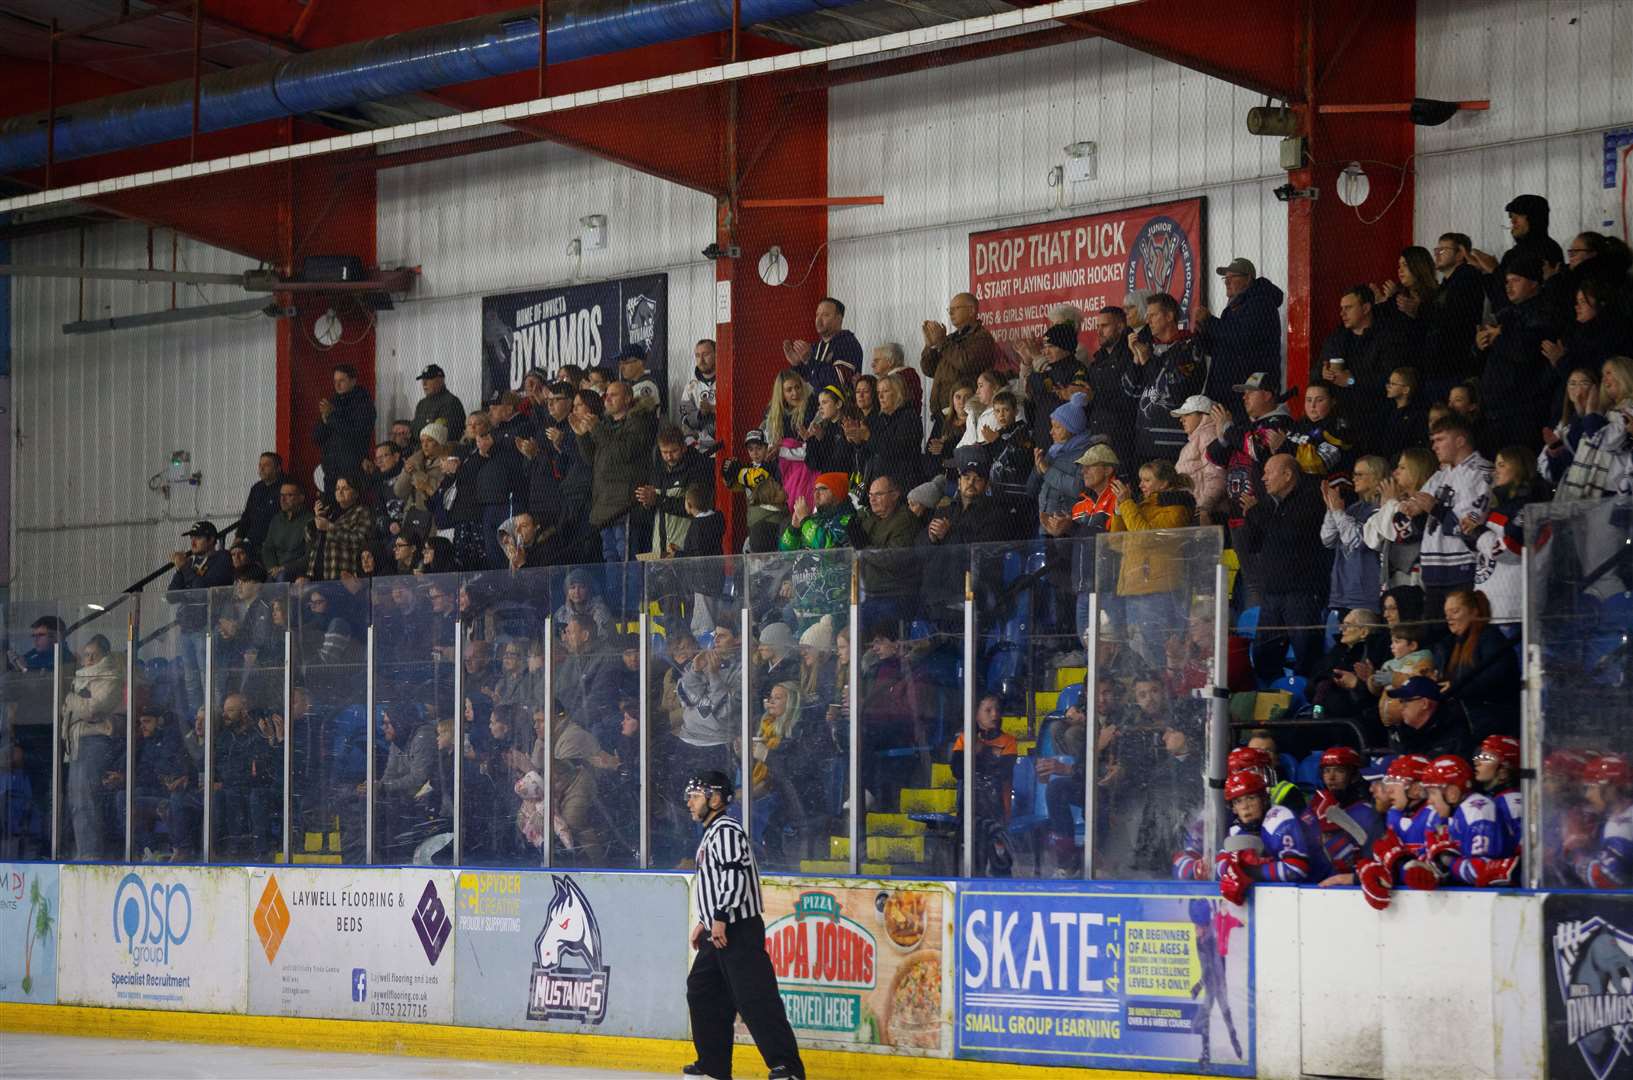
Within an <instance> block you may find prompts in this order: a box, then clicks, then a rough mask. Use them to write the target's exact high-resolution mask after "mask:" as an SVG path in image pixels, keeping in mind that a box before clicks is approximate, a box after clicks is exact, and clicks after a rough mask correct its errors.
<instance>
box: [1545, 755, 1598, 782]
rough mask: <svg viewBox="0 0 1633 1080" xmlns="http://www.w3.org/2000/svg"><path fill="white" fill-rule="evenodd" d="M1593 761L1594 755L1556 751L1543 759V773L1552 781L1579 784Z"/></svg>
mask: <svg viewBox="0 0 1633 1080" xmlns="http://www.w3.org/2000/svg"><path fill="white" fill-rule="evenodd" d="M1593 760H1594V755H1592V754H1585V753H1583V752H1582V751H1580V750H1555V751H1554V752H1553V753H1551V754H1549V755H1548V756H1547V757H1546V758H1544V759H1543V761H1542V772H1543V775H1544V776H1547V777H1549V778H1552V779H1557V780H1564V781H1567V782H1577V781H1580V780H1581V779H1582V775H1583V773H1584V772H1585V771H1586V769H1587V767H1588V765H1589V764H1590V763H1591V762H1592V761H1593Z"/></svg>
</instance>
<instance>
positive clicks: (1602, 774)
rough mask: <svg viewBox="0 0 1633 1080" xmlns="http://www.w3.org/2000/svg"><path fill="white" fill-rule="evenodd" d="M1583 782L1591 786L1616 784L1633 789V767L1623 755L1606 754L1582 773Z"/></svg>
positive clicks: (1589, 764)
mask: <svg viewBox="0 0 1633 1080" xmlns="http://www.w3.org/2000/svg"><path fill="white" fill-rule="evenodd" d="M1582 780H1583V782H1584V783H1589V784H1615V785H1616V786H1617V787H1633V766H1629V765H1628V763H1627V758H1625V757H1623V756H1622V755H1621V754H1606V755H1604V756H1603V757H1601V758H1596V759H1595V760H1593V761H1591V762H1589V763H1588V767H1587V768H1586V769H1584V770H1583V771H1582Z"/></svg>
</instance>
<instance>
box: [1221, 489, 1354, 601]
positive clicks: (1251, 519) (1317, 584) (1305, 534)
mask: <svg viewBox="0 0 1633 1080" xmlns="http://www.w3.org/2000/svg"><path fill="white" fill-rule="evenodd" d="M1326 514H1327V505H1326V503H1324V502H1323V501H1322V499H1321V491H1320V489H1319V487H1318V485H1317V484H1316V482H1315V480H1313V479H1311V478H1310V477H1300V478H1299V481H1298V486H1297V487H1295V488H1294V489H1293V490H1292V492H1291V493H1290V494H1289V495H1288V496H1287V497H1286V498H1285V499H1281V500H1280V501H1278V500H1276V499H1275V498H1272V497H1271V496H1269V495H1265V496H1264V497H1262V498H1261V499H1260V500H1259V502H1258V504H1257V505H1256V506H1254V507H1253V508H1252V509H1251V510H1249V511H1248V512H1247V518H1246V519H1245V520H1244V521H1243V523H1242V529H1241V536H1242V541H1243V544H1244V546H1245V547H1246V548H1247V550H1248V551H1249V552H1250V553H1252V554H1255V555H1258V556H1260V557H1261V565H1263V566H1265V567H1267V568H1274V570H1273V572H1271V573H1266V574H1265V575H1264V578H1265V581H1264V590H1265V592H1267V593H1308V594H1310V595H1313V596H1319V597H1321V598H1322V602H1323V603H1325V602H1326V596H1327V587H1328V585H1329V583H1330V575H1331V573H1332V552H1331V551H1329V550H1328V549H1327V548H1326V547H1324V546H1322V543H1321V521H1322V519H1323V518H1324V517H1326Z"/></svg>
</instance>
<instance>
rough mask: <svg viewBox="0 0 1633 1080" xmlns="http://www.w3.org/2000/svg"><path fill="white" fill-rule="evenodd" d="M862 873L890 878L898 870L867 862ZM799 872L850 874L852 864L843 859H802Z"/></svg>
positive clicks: (885, 864)
mask: <svg viewBox="0 0 1633 1080" xmlns="http://www.w3.org/2000/svg"><path fill="white" fill-rule="evenodd" d="M861 870H862V873H864V874H866V875H867V876H868V877H890V876H892V875H893V874H894V873H895V872H896V868H895V867H893V866H891V865H890V864H888V863H871V862H865V863H863V864H862V866H861ZM799 872H800V873H802V874H848V873H850V872H851V869H850V863H848V862H846V861H845V860H843V859H801V860H800V863H799Z"/></svg>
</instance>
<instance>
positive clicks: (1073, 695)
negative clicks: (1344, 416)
mask: <svg viewBox="0 0 1633 1080" xmlns="http://www.w3.org/2000/svg"><path fill="white" fill-rule="evenodd" d="M1074 705H1075V706H1076V707H1078V708H1082V707H1083V684H1082V683H1073V684H1072V685H1070V686H1068V687H1066V688H1065V689H1064V690H1062V691H1061V692H1060V696H1059V697H1058V698H1056V699H1055V712H1057V713H1059V714H1061V715H1063V716H1064V715H1065V713H1066V710H1067V709H1070V708H1072V707H1073V706H1074Z"/></svg>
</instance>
